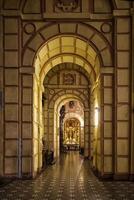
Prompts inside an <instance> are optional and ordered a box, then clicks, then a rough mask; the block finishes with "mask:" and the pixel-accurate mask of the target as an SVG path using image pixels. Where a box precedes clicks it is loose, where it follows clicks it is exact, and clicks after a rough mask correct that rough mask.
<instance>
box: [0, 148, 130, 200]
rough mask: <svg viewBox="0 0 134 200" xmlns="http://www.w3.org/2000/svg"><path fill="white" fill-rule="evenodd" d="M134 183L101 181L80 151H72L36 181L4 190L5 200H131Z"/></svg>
mask: <svg viewBox="0 0 134 200" xmlns="http://www.w3.org/2000/svg"><path fill="white" fill-rule="evenodd" d="M133 191H134V184H133V182H128V181H124V182H122V181H114V182H113V181H101V180H99V179H98V178H96V177H95V175H94V174H93V173H92V171H91V170H90V168H89V160H87V159H86V160H84V159H83V157H82V156H81V155H79V153H78V152H77V151H68V152H67V153H64V154H62V155H61V156H60V158H59V160H57V161H56V163H55V164H54V165H49V166H48V167H47V168H46V169H45V170H44V172H43V173H41V175H40V176H38V177H37V178H36V179H34V180H15V181H13V182H12V183H10V184H8V185H6V186H4V187H1V188H0V199H1V200H131V199H134V193H133Z"/></svg>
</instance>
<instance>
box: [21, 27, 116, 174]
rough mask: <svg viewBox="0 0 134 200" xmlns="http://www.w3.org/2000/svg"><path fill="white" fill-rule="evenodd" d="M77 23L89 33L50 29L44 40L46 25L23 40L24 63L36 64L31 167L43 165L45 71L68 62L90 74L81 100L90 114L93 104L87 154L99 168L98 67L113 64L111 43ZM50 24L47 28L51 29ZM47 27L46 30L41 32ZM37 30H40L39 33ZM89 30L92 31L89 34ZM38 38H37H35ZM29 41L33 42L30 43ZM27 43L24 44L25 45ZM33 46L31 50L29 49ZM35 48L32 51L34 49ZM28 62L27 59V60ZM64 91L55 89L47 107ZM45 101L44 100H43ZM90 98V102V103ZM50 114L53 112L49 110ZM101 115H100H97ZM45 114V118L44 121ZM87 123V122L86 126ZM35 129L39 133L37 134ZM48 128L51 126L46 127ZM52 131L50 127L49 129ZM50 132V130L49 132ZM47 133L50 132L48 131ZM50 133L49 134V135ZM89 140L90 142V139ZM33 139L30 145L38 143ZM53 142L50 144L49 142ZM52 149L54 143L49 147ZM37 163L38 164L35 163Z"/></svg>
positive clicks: (99, 73)
mask: <svg viewBox="0 0 134 200" xmlns="http://www.w3.org/2000/svg"><path fill="white" fill-rule="evenodd" d="M56 26H57V25H56V24H55V25H52V26H51V28H53V27H56ZM78 26H79V28H78V29H79V30H80V27H82V28H84V27H85V28H84V30H87V32H88V33H89V35H90V37H89V35H87V34H85V35H84V33H82V32H81V33H80V32H79V31H78V32H79V33H76V32H75V33H62V34H61V33H60V34H55V32H53V36H52V35H51V34H50V35H51V37H49V36H48V38H47V40H45V39H44V40H43V38H46V37H45V36H44V35H43V34H45V33H46V32H47V29H46V28H48V27H45V28H44V29H41V30H39V32H38V33H37V34H36V35H33V36H32V37H31V39H30V40H28V42H27V43H26V46H25V47H24V51H23V65H24V66H28V65H29V64H30V63H31V64H32V65H33V66H34V68H35V73H34V76H33V77H34V78H33V81H34V83H33V85H34V90H33V91H34V92H33V95H34V97H33V137H34V136H35V138H36V139H35V140H36V143H38V148H35V149H36V156H33V168H34V171H35V172H36V171H37V168H39V169H40V168H41V166H42V154H41V149H42V148H41V140H42V138H43V135H44V132H45V131H46V132H49V131H48V129H47V128H46V129H45V126H44V125H43V110H42V100H43V93H44V92H45V90H44V86H43V82H44V79H45V77H46V76H47V74H48V73H49V72H50V71H51V70H52V71H54V68H55V67H56V66H57V65H60V64H65V63H67V62H68V63H70V64H75V65H78V66H80V67H79V71H81V69H82V70H84V71H85V72H86V74H87V76H88V77H89V78H88V80H89V82H90V84H89V89H88V90H87V91H88V92H89V93H90V98H88V101H86V102H85V101H84V103H86V109H85V112H86V116H88V115H89V106H92V111H91V110H90V118H91V119H90V120H88V119H89V116H88V117H86V118H87V124H88V125H89V123H90V121H91V122H92V123H90V132H91V133H92V137H95V138H92V139H91V140H90V143H92V144H90V146H91V154H90V156H91V157H93V158H94V160H97V162H98V163H99V167H98V165H97V164H96V162H94V161H93V165H94V166H95V167H98V170H99V171H101V158H100V155H101V149H98V152H96V144H97V145H98V146H101V145H100V142H101V138H100V130H101V129H100V128H101V126H100V124H99V123H98V124H99V126H98V127H97V128H95V129H94V128H93V127H94V119H93V118H94V117H93V116H94V113H95V111H94V110H95V107H100V81H101V68H103V67H105V68H106V67H108V66H111V65H112V59H111V58H112V55H111V52H112V51H111V45H110V44H109V42H108V41H107V39H106V38H104V36H103V35H101V34H100V33H99V32H98V31H97V30H96V29H94V28H92V27H90V26H88V25H82V24H79V25H78ZM51 28H50V27H49V30H51ZM43 30H46V32H45V31H44V32H42V31H43ZM39 33H40V34H39ZM91 33H92V34H91ZM39 35H42V36H43V37H42V39H41V40H40V39H39V37H40V36H39ZM37 41H38V42H37ZM100 43H101V45H100ZM31 45H32V46H31ZM26 47H27V48H26ZM31 50H32V51H31ZM34 52H35V53H34ZM29 55H30V59H31V60H30V59H29V61H28V59H27V57H28V56H29ZM27 61H28V62H29V63H28V62H27ZM63 94H64V93H63V91H61V92H58V93H57V94H55V97H53V100H52V101H49V102H48V103H49V104H50V105H49V111H50V110H51V109H53V107H54V104H55V101H56V99H57V98H58V97H59V96H62V95H63ZM66 94H68V95H70V92H69V88H68V89H67V90H66ZM72 94H75V95H76V96H80V97H82V98H85V96H86V94H84V93H83V94H82V93H81V94H80V93H78V92H77V91H76V90H74V91H73V93H71V95H72ZM45 101H47V100H45ZM90 102H91V103H90ZM50 113H51V114H50V115H51V116H52V112H50ZM98 119H100V118H98ZM47 120H48V117H47V119H46V122H45V123H47V122H48V121H47ZM88 125H87V126H88ZM37 130H38V135H37ZM49 130H50V127H49ZM51 132H52V130H51ZM85 132H86V133H87V134H86V137H85V138H86V139H85V140H86V141H87V145H86V146H87V147H85V148H86V151H85V156H89V149H88V146H89V139H88V138H89V128H87V129H85ZM49 133H50V132H49ZM49 136H50V134H49ZM51 137H52V136H51ZM91 141H92V142H91ZM36 143H35V142H34V143H33V146H37V144H36ZM50 146H52V145H50ZM52 149H53V147H52ZM37 163H38V165H37Z"/></svg>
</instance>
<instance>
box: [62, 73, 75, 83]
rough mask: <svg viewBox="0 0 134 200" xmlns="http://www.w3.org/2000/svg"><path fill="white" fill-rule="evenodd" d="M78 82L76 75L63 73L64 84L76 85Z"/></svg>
mask: <svg viewBox="0 0 134 200" xmlns="http://www.w3.org/2000/svg"><path fill="white" fill-rule="evenodd" d="M75 83H76V75H75V74H71V73H67V74H64V75H63V84H64V85H74V84H75Z"/></svg>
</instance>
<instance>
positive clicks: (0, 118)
mask: <svg viewBox="0 0 134 200" xmlns="http://www.w3.org/2000/svg"><path fill="white" fill-rule="evenodd" d="M0 27H1V28H0V55H1V56H0V176H3V153H4V150H3V134H4V133H3V123H4V121H3V120H4V119H3V111H4V110H3V106H4V105H3V87H4V85H3V71H4V69H3V28H2V27H3V18H2V17H0Z"/></svg>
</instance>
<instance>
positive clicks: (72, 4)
mask: <svg viewBox="0 0 134 200" xmlns="http://www.w3.org/2000/svg"><path fill="white" fill-rule="evenodd" d="M55 6H56V7H57V8H58V9H60V10H62V11H63V12H72V11H73V10H75V9H77V8H78V6H79V0H55Z"/></svg>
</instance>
